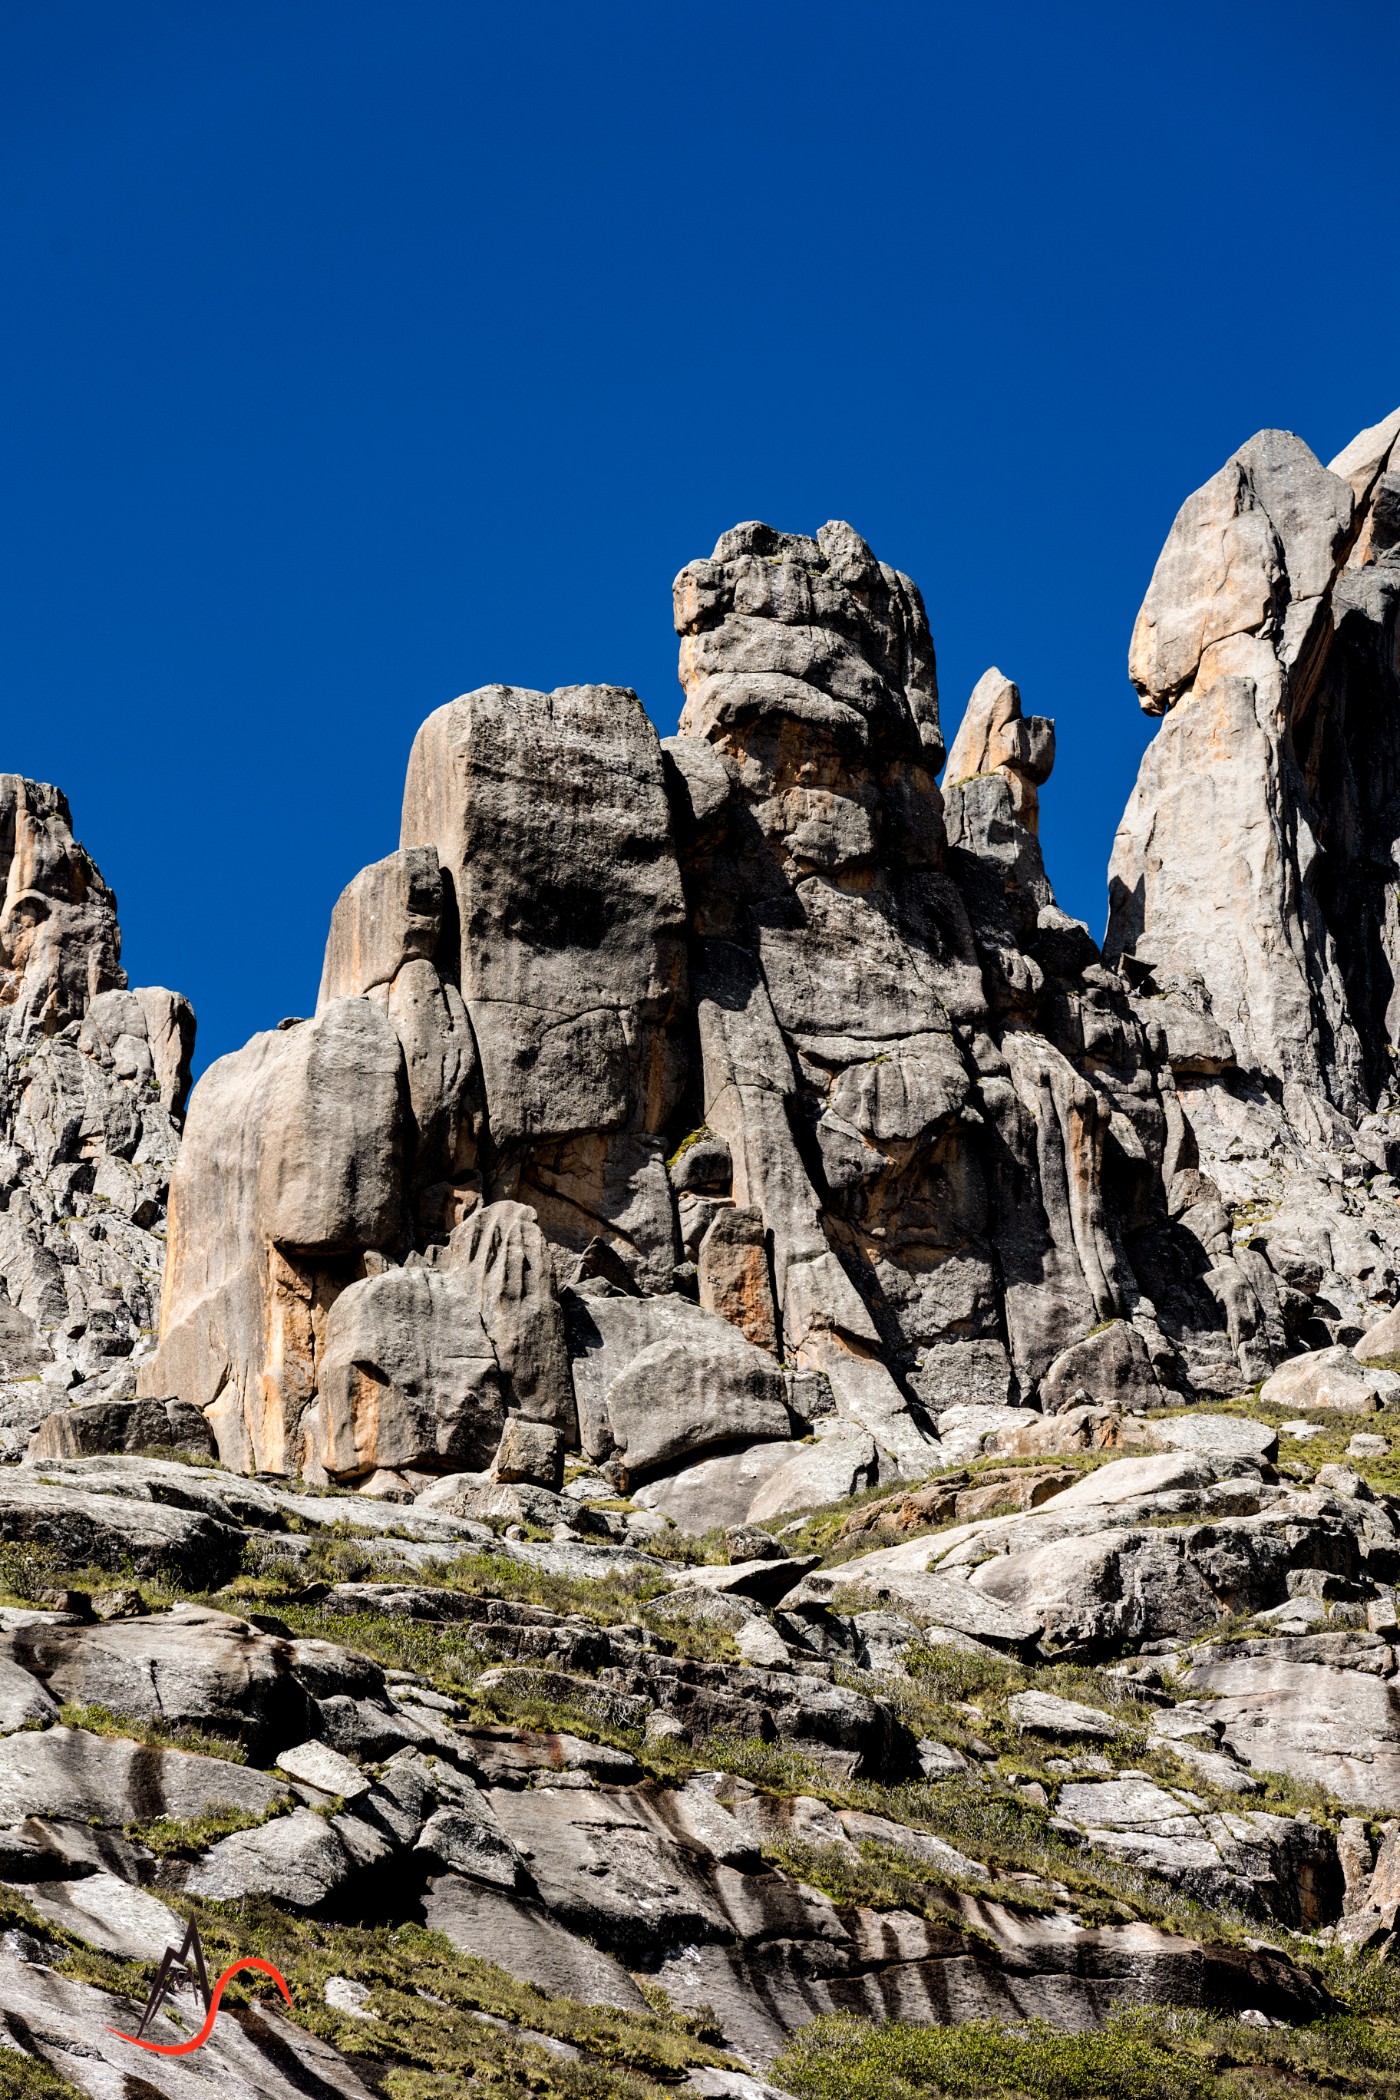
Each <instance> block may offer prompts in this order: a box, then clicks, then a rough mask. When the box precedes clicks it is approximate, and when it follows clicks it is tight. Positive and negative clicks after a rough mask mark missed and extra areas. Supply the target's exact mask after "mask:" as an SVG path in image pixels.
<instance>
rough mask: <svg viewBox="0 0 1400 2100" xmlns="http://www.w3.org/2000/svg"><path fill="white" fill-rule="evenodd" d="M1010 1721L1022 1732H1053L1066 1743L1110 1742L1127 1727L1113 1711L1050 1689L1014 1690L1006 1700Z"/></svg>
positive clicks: (1042, 1733)
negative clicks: (1066, 1696)
mask: <svg viewBox="0 0 1400 2100" xmlns="http://www.w3.org/2000/svg"><path fill="white" fill-rule="evenodd" d="M1006 1711H1007V1713H1008V1715H1009V1716H1010V1719H1011V1721H1012V1724H1013V1725H1014V1726H1015V1727H1017V1728H1019V1729H1020V1730H1021V1732H1022V1734H1024V1735H1048V1736H1054V1737H1056V1738H1057V1739H1059V1740H1060V1741H1063V1742H1069V1743H1076V1742H1078V1743H1095V1742H1097V1743H1111V1742H1113V1741H1114V1740H1115V1738H1116V1737H1118V1736H1120V1735H1124V1734H1126V1733H1127V1730H1126V1729H1125V1728H1124V1725H1123V1723H1122V1722H1121V1721H1116V1720H1115V1719H1114V1717H1113V1715H1112V1714H1106V1713H1104V1712H1103V1710H1102V1708H1100V1707H1097V1706H1085V1705H1084V1704H1083V1703H1082V1701H1080V1700H1078V1699H1058V1698H1056V1697H1055V1696H1054V1695H1053V1694H1052V1693H1050V1692H1015V1693H1013V1695H1012V1696H1011V1698H1009V1699H1008V1700H1007V1702H1006Z"/></svg>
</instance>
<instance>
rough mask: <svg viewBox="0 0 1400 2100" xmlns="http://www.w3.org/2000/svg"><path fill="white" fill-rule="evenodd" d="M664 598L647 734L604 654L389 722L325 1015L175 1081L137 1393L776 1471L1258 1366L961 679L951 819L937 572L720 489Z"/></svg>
mask: <svg viewBox="0 0 1400 2100" xmlns="http://www.w3.org/2000/svg"><path fill="white" fill-rule="evenodd" d="M675 618H676V627H677V630H678V633H679V635H680V642H681V647H680V673H681V681H682V684H683V686H684V688H685V693H686V703H685V710H684V713H683V715H682V720H681V727H680V732H679V734H678V735H676V736H674V737H669V738H667V739H665V741H664V743H659V742H658V740H657V737H656V734H655V731H654V729H653V728H652V725H651V724H650V722H649V721H648V719H647V717H646V715H645V713H644V712H643V710H642V708H641V706H640V704H639V702H638V700H637V698H636V695H635V694H634V693H632V692H630V691H627V690H624V689H621V688H614V687H597V686H579V687H565V688H562V689H560V690H559V691H556V692H553V693H538V692H531V691H527V690H524V689H522V688H518V687H512V686H501V685H495V686H486V687H482V688H480V689H478V690H477V691H475V692H472V693H468V694H466V695H464V696H462V697H461V698H459V699H457V700H454V701H452V702H451V703H450V704H449V705H447V706H446V707H443V708H440V709H439V710H438V711H437V712H436V713H435V714H434V715H432V716H431V717H430V718H429V719H428V721H427V722H426V723H425V724H424V725H423V727H422V729H421V730H420V731H419V734H418V736H417V738H416V739H415V742H414V747H413V751H412V754H411V756H410V760H409V767H408V777H407V782H406V786H405V793H404V813H403V825H402V832H401V843H400V846H399V849H398V851H397V853H394V854H390V855H389V856H387V857H386V858H385V859H383V860H381V861H379V862H376V863H375V864H374V865H373V866H372V867H370V868H368V869H366V870H365V871H364V872H363V873H362V874H361V875H359V876H357V877H356V878H355V880H354V882H352V883H351V884H350V885H349V887H348V888H347V890H346V891H345V893H344V895H343V896H342V897H341V899H340V900H339V902H338V904H337V905H336V908H335V912H334V914H333V918H332V924H331V929H330V937H329V940H328V944H327V951H326V962H325V969H324V972H323V976H322V983H321V990H320V996H319V998H318V1002H317V1011H316V1014H315V1017H314V1019H312V1020H310V1021H304V1022H298V1023H295V1024H291V1025H288V1026H284V1027H283V1028H282V1029H280V1030H278V1031H276V1032H273V1033H270V1034H267V1035H262V1036H259V1037H257V1038H255V1039H254V1041H253V1042H252V1043H250V1044H249V1045H248V1046H247V1047H246V1048H245V1049H244V1050H242V1051H240V1052H238V1053H236V1054H235V1055H234V1056H233V1057H229V1058H224V1059H221V1060H220V1061H219V1063H218V1064H216V1065H215V1066H214V1067H213V1068H212V1069H211V1070H210V1072H209V1073H208V1074H206V1076H205V1078H204V1080H203V1081H202V1082H201V1085H200V1088H199V1089H198V1091H197V1093H196V1096H195V1099H194V1102H193V1104H192V1109H191V1115H190V1120H189V1128H188V1133H187V1136H186V1141H185V1146H184V1151H183V1154H182V1158H181V1161H180V1165H179V1169H178V1173H177V1176H176V1181H175V1192H174V1215H175V1223H174V1229H173V1232H172V1250H171V1260H170V1265H169V1268H168V1271H167V1276H166V1284H165V1295H164V1302H163V1311H162V1328H161V1346H160V1351H159V1355H158V1358H157V1359H156V1360H155V1361H154V1362H153V1363H152V1364H150V1365H148V1366H147V1367H146V1368H145V1369H144V1370H143V1373H142V1390H143V1392H144V1393H145V1394H146V1395H147V1396H149V1397H152V1398H157V1397H165V1398H169V1397H171V1396H172V1395H173V1396H175V1397H177V1398H178V1399H179V1400H181V1401H182V1402H186V1403H193V1404H194V1405H196V1406H197V1407H199V1408H200V1409H201V1410H204V1411H205V1412H206V1413H207V1416H208V1419H209V1421H210V1422H211V1424H212V1425H213V1426H214V1428H215V1430H216V1432H217V1435H218V1438H219V1446H220V1450H221V1453H222V1454H223V1456H224V1458H225V1459H226V1460H227V1461H229V1462H232V1463H235V1464H238V1465H240V1466H244V1467H247V1468H252V1469H260V1470H281V1471H293V1472H295V1471H305V1472H307V1473H309V1474H310V1475H311V1476H312V1477H313V1478H323V1479H331V1478H333V1479H336V1480H343V1481H346V1482H349V1483H353V1484H355V1485H358V1486H369V1487H371V1488H372V1489H375V1491H378V1489H380V1488H382V1489H385V1490H387V1491H390V1492H394V1493H400V1494H409V1493H417V1492H429V1491H430V1490H431V1484H432V1482H433V1481H434V1479H436V1478H437V1477H438V1476H441V1475H443V1474H452V1473H463V1472H466V1473H471V1472H473V1471H480V1470H481V1469H482V1468H483V1467H484V1466H485V1465H486V1464H487V1462H488V1461H489V1460H491V1458H492V1454H493V1452H494V1451H495V1449H496V1446H497V1444H498V1442H499V1440H500V1439H501V1438H502V1437H503V1436H504V1435H505V1433H506V1431H507V1428H508V1426H509V1424H510V1422H511V1420H512V1418H519V1417H524V1418H526V1419H528V1420H530V1421H533V1422H535V1423H537V1424H539V1425H541V1426H542V1428H543V1429H545V1430H547V1431H549V1432H550V1433H551V1434H557V1435H559V1436H561V1437H563V1438H564V1439H565V1440H567V1441H568V1442H569V1443H570V1444H572V1445H574V1446H576V1447H578V1448H580V1449H581V1450H582V1451H583V1453H584V1454H585V1455H586V1456H587V1457H588V1458H589V1459H591V1460H592V1461H593V1462H594V1463H596V1464H606V1465H608V1466H610V1467H611V1468H612V1469H613V1472H614V1474H615V1476H616V1477H617V1478H618V1479H619V1480H626V1481H630V1482H633V1483H637V1482H643V1481H644V1482H646V1483H647V1484H648V1488H647V1491H648V1492H649V1493H654V1494H655V1495H657V1496H659V1497H661V1499H662V1503H663V1504H664V1502H665V1500H666V1499H667V1498H671V1499H673V1500H675V1499H677V1498H679V1501H687V1500H689V1501H690V1502H693V1501H694V1499H695V1497H696V1496H699V1497H700V1498H701V1500H702V1501H703V1499H704V1497H705V1496H706V1495H707V1494H710V1493H711V1492H713V1493H715V1494H720V1495H721V1498H723V1496H724V1495H731V1494H736V1493H740V1492H741V1491H742V1493H743V1494H744V1495H746V1496H749V1497H752V1496H753V1495H754V1494H755V1492H757V1491H760V1490H761V1493H762V1497H763V1506H764V1507H765V1509H766V1508H769V1507H781V1506H782V1498H783V1497H784V1496H785V1495H798V1496H799V1498H800V1495H801V1494H802V1493H806V1494H808V1495H809V1496H810V1494H811V1492H812V1491H813V1482H814V1479H815V1477H816V1475H815V1474H814V1472H813V1468H814V1466H816V1473H817V1474H820V1476H821V1479H822V1481H823V1483H824V1484H825V1485H826V1486H828V1487H829V1483H830V1481H831V1479H834V1478H837V1477H845V1478H846V1479H847V1481H848V1482H849V1481H853V1480H855V1479H865V1478H868V1477H870V1475H871V1472H872V1471H873V1470H874V1469H875V1468H879V1469H880V1470H881V1471H883V1472H885V1473H887V1474H896V1473H899V1472H906V1473H908V1472H915V1473H917V1472H923V1471H926V1470H927V1469H928V1467H929V1466H930V1465H933V1464H936V1463H937V1462H938V1459H939V1456H940V1453H941V1452H943V1451H945V1450H947V1449H951V1448H954V1446H951V1445H945V1443H944V1442H943V1439H942V1433H941V1426H940V1425H941V1423H942V1418H943V1415H944V1413H945V1411H947V1410H948V1409H950V1408H952V1409H954V1410H956V1408H957V1406H958V1405H959V1404H962V1405H967V1404H972V1405H973V1406H974V1407H976V1406H983V1405H988V1404H990V1405H992V1406H993V1407H1000V1408H1004V1407H1006V1406H1007V1405H1008V1404H1009V1403H1010V1402H1012V1401H1013V1400H1014V1399H1016V1398H1018V1397H1019V1398H1021V1399H1026V1400H1030V1399H1033V1398H1034V1396H1035V1395H1036V1394H1037V1392H1038V1391H1039V1390H1040V1389H1041V1387H1042V1384H1044V1390H1045V1391H1046V1392H1048V1393H1058V1392H1059V1391H1060V1389H1061V1387H1062V1386H1064V1387H1065V1389H1066V1391H1070V1392H1073V1391H1075V1390H1077V1389H1078V1386H1077V1384H1076V1383H1075V1381H1080V1380H1082V1379H1083V1378H1086V1377H1101V1378H1104V1379H1107V1380H1108V1381H1109V1383H1110V1384H1111V1385H1112V1388H1113V1390H1114V1392H1115V1393H1117V1394H1120V1395H1121V1394H1123V1393H1130V1394H1133V1393H1135V1394H1136V1395H1137V1396H1138V1397H1139V1398H1146V1399H1148V1400H1151V1399H1152V1398H1154V1397H1156V1396H1158V1395H1160V1394H1161V1393H1162V1392H1164V1391H1167V1392H1169V1391H1172V1390H1181V1389H1182V1388H1183V1387H1184V1388H1185V1389H1188V1390H1207V1391H1210V1390H1220V1389H1227V1390H1228V1389H1232V1385H1233V1384H1234V1383H1237V1382H1238V1381H1240V1380H1241V1379H1242V1378H1244V1377H1246V1376H1253V1375H1263V1373H1264V1372H1266V1371H1268V1370H1269V1369H1271V1368H1272V1367H1273V1363H1274V1361H1275V1360H1276V1355H1277V1353H1278V1348H1279V1347H1281V1346H1282V1339H1281V1334H1282V1331H1281V1329H1279V1330H1278V1336H1277V1337H1276V1338H1275V1337H1274V1328H1271V1327H1270V1324H1269V1323H1270V1320H1271V1319H1272V1320H1273V1321H1274V1327H1275V1328H1276V1327H1277V1325H1278V1323H1277V1316H1276V1314H1274V1313H1271V1312H1269V1311H1268V1310H1267V1308H1265V1307H1264V1306H1263V1304H1262V1302H1261V1301H1260V1299H1259V1298H1258V1295H1257V1293H1256V1291H1255V1288H1254V1286H1253V1285H1252V1284H1251V1282H1250V1281H1249V1279H1248V1277H1247V1276H1246V1275H1245V1272H1244V1270H1243V1269H1242V1268H1241V1267H1240V1265H1239V1263H1237V1262H1236V1261H1235V1260H1234V1258H1233V1256H1232V1255H1230V1254H1229V1253H1228V1252H1222V1253H1219V1254H1218V1256H1217V1258H1216V1259H1215V1261H1214V1265H1213V1268H1212V1270H1211V1274H1212V1276H1213V1278H1214V1282H1213V1283H1212V1284H1210V1285H1207V1283H1206V1282H1205V1281H1204V1280H1203V1277H1202V1273H1201V1272H1202V1269H1203V1268H1204V1267H1205V1266H1206V1264H1205V1262H1204V1261H1203V1259H1202V1254H1201V1249H1200V1246H1199V1244H1198V1242H1197V1241H1196V1240H1195V1239H1194V1238H1193V1237H1192V1236H1191V1235H1190V1233H1189V1232H1187V1231H1186V1230H1185V1229H1184V1228H1183V1227H1181V1226H1179V1225H1176V1224H1174V1223H1173V1221H1172V1219H1171V1217H1170V1215H1169V1212H1168V1207H1167V1192H1168V1189H1169V1187H1170V1184H1171V1177H1172V1175H1173V1174H1175V1173H1176V1172H1177V1170H1178V1167H1179V1165H1180V1164H1181V1162H1180V1160H1179V1158H1178V1157H1177V1153H1178V1150H1179V1147H1178V1146H1177V1144H1176V1141H1175V1138H1174V1136H1173V1132H1174V1130H1177V1129H1179V1127H1180V1119H1179V1117H1178V1119H1177V1123H1176V1124H1175V1125H1174V1124H1173V1121H1172V1117H1173V1114H1174V1112H1175V1111H1174V1108H1173V1107H1172V1105H1171V1104H1170V1103H1169V1102H1168V1101H1166V1100H1165V1099H1164V1098H1163V1096H1162V1094H1161V1093H1160V1092H1159V1073H1160V1072H1162V1071H1163V1070H1164V1068H1165V1057H1166V1052H1165V1049H1164V1047H1163V1039H1162V1037H1161V1035H1160V1031H1158V1032H1156V1033H1153V1032H1152V1031H1151V1030H1149V1029H1148V1028H1146V1027H1145V1026H1144V1024H1143V1022H1142V1021H1141V1020H1140V1019H1139V1018H1138V1017H1136V1016H1135V1014H1134V1012H1133V1010H1132V1005H1131V1002H1130V998H1129V994H1128V990H1127V987H1126V986H1125V984H1124V982H1123V981H1122V979H1121V978H1119V977H1117V976H1115V975H1114V974H1113V973H1110V972H1108V971H1106V970H1105V969H1104V968H1103V966H1102V962H1101V959H1100V956H1099V953H1098V950H1097V948H1096V947H1095V945H1094V943H1093V941H1092V940H1091V939H1090V937H1089V935H1088V933H1087V930H1086V929H1085V928H1084V927H1083V926H1082V925H1080V924H1079V922H1077V921H1075V920H1073V919H1070V918H1069V917H1068V916H1067V915H1066V914H1065V913H1063V912H1062V911H1060V910H1059V908H1058V906H1057V905H1056V903H1055V900H1054V896H1053V893H1052V891H1051V889H1050V885H1049V883H1048V881H1047V879H1046V877H1045V871H1044V867H1043V864H1042V861H1041V857H1040V849H1039V844H1038V841H1037V838H1036V833H1035V816H1036V801H1035V796H1036V790H1037V787H1038V786H1039V784H1041V783H1042V782H1043V781H1044V780H1045V778H1046V776H1047V775H1048V772H1049V770H1050V764H1051V760H1052V757H1053V730H1052V725H1050V724H1049V723H1048V722H1044V721H1042V720H1039V719H1037V718H1031V719H1029V720H1028V719H1027V718H1026V717H1024V715H1023V714H1022V711H1021V707H1020V698H1019V694H1018V693H1017V691H1016V688H1015V687H1014V686H1012V685H1011V684H1010V682H1009V681H1007V680H1005V679H1003V678H1002V677H1001V675H1000V674H999V673H998V674H991V675H990V676H989V678H988V679H986V680H984V681H982V684H981V685H980V686H979V688H978V692H977V694H976V695H975V696H974V701H973V705H972V707H971V709H970V712H969V716H968V720H967V722H966V723H965V725H964V731H963V733H962V737H961V740H960V741H961V746H962V749H963V751H964V752H970V753H972V757H971V760H970V763H972V764H973V766H974V771H973V773H972V775H971V777H966V778H958V779H956V780H953V781H952V784H951V785H950V786H949V787H948V789H947V791H946V803H947V818H948V820H947V822H946V823H945V795H944V793H943V792H941V791H940V789H939V786H938V781H937V768H938V766H939V764H940V763H941V762H942V758H943V742H942V736H941V732H940V728H939V720H938V695H937V680H936V674H935V663H934V650H933V643H932V639H931V637H930V634H929V629H928V622H927V619H926V616H925V613H924V609H923V605H922V601H921V600H920V597H919V594H918V592H917V590H916V589H915V587H914V585H913V584H912V583H911V582H910V581H909V580H908V579H907V578H906V577H904V576H902V575H901V574H900V573H899V572H898V571H897V570H895V569H893V568H891V567H889V566H888V565H886V564H883V563H881V562H879V561H877V560H876V558H875V556H874V555H873V554H872V553H871V551H870V549H869V548H868V547H867V546H866V544H865V542H864V541H863V540H861V539H860V537H859V536H858V535H857V534H856V533H855V532H854V531H853V530H852V529H851V527H850V526H848V525H843V524H831V525H826V526H823V527H822V529H821V531H820V532H819V533H818V534H817V535H816V537H815V538H814V539H809V538H805V537H800V536H796V535H788V534H781V533H777V532H775V531H773V530H772V529H771V528H769V527H768V526H765V525H759V524H748V525H743V526H739V527H737V528H736V529H735V530H734V531H733V532H732V533H728V534H726V535H724V537H723V538H722V539H721V540H720V541H719V543H718V545H717V547H716V550H715V552H714V554H713V555H711V556H710V557H709V558H708V559H707V560H704V561H698V562H694V563H692V564H690V566H689V567H687V568H686V569H684V570H683V571H682V572H681V574H680V576H679V577H678V578H677V581H676V586H675ZM974 745H975V746H976V749H975V752H974V751H973V746H974ZM951 770H952V772H954V773H958V774H961V773H962V771H963V767H962V763H961V761H960V763H959V765H958V766H956V767H954V768H953V769H951ZM1172 1099H1173V1101H1174V1097H1172ZM1076 1352H1078V1353H1076ZM1085 1352H1087V1354H1086V1353H1085ZM1066 1381H1069V1383H1068V1384H1066ZM813 1423H821V1424H823V1425H824V1440H825V1441H824V1450H825V1453H826V1456H825V1457H824V1459H823V1461H822V1463H821V1465H819V1466H817V1465H816V1461H815V1460H814V1459H813V1457H812V1455H811V1454H810V1453H805V1452H804V1450H803V1448H802V1445H803V1439H804V1438H805V1436H806V1435H807V1434H808V1432H809V1430H810V1428H811V1425H812V1424H813ZM515 1433H516V1432H514V1431H511V1434H512V1435H514V1434H515ZM726 1467H728V1468H729V1469H730V1473H732V1474H733V1480H732V1481H731V1482H730V1485H729V1486H728V1487H725V1488H723V1489H721V1487H719V1486H715V1485H714V1483H715V1482H719V1481H721V1480H725V1481H727V1480H729V1477H730V1474H729V1473H726V1472H725V1471H724V1469H725V1468H726ZM707 1468H708V1469H713V1468H718V1469H719V1471H718V1472H717V1473H716V1472H711V1471H707V1470H706V1469H707ZM701 1475H703V1476H704V1479H703V1480H701V1479H700V1477H699V1476H701ZM760 1476H761V1477H760ZM705 1482H709V1483H710V1486H706V1485H705ZM775 1497H776V1498H777V1500H776V1502H775V1501H774V1499H773V1498H775ZM740 1513H741V1514H742V1511H741V1512H740Z"/></svg>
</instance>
